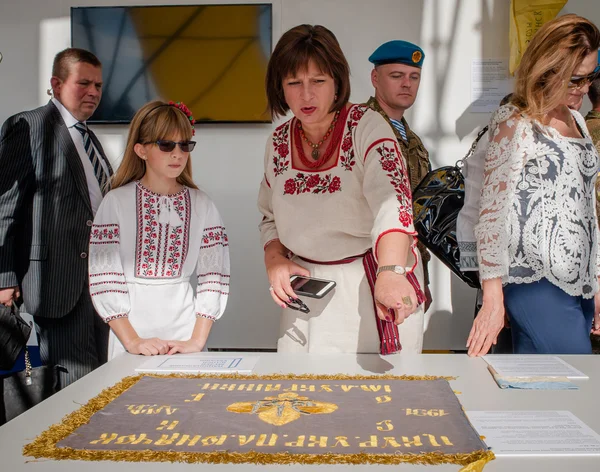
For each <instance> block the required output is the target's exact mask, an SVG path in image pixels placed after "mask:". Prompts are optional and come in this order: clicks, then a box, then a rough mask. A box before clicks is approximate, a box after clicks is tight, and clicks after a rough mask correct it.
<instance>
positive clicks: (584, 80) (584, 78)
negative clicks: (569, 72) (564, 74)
mask: <svg viewBox="0 0 600 472" xmlns="http://www.w3.org/2000/svg"><path fill="white" fill-rule="evenodd" d="M599 77H600V71H599V70H598V67H596V69H595V70H594V72H592V73H591V74H588V75H581V76H578V75H574V76H572V77H571V78H570V79H569V87H571V88H581V87H585V86H586V85H589V84H591V83H592V82H593V81H594V80H596V79H597V78H599Z"/></svg>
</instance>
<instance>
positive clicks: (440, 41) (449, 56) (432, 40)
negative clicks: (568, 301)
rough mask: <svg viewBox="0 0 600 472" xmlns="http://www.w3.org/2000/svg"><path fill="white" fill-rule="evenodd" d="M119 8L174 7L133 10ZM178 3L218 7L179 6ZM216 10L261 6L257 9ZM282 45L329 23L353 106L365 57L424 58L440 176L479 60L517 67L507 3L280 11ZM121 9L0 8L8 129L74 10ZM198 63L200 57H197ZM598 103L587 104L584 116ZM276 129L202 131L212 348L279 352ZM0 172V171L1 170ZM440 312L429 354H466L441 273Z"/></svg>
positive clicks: (458, 145) (464, 315)
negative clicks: (223, 275) (271, 255)
mask: <svg viewBox="0 0 600 472" xmlns="http://www.w3.org/2000/svg"><path fill="white" fill-rule="evenodd" d="M118 3H119V5H125V4H127V5H140V4H144V5H151V4H165V3H167V2H164V0H163V1H162V2H160V1H153V0H133V1H131V0H130V1H125V2H118ZM176 3H177V4H202V3H217V0H211V1H201V0H191V1H190V0H178V1H177V2H176ZM219 3H254V2H251V1H244V2H232V1H221V2H219ZM272 3H273V20H274V24H273V34H274V38H273V39H274V42H276V41H277V39H278V38H279V37H280V35H281V33H282V32H283V31H286V30H288V29H289V28H291V27H293V26H295V25H297V24H300V23H311V24H322V25H324V26H326V27H328V28H330V29H331V30H332V31H333V32H334V33H335V34H336V35H337V37H338V39H339V41H340V43H341V45H342V48H343V50H344V52H345V53H346V55H347V58H348V61H349V63H350V66H351V70H352V101H355V102H361V101H364V100H366V99H367V98H368V97H369V95H370V94H371V92H372V89H371V84H370V79H369V73H370V69H371V66H370V64H369V63H368V61H367V57H368V56H369V55H370V54H371V52H372V51H373V50H374V49H375V48H376V47H377V46H379V44H381V43H382V42H384V41H388V40H391V39H405V40H408V41H412V42H415V43H417V44H419V45H420V46H421V47H422V48H423V49H424V51H425V54H426V59H425V65H424V68H423V81H422V84H421V89H420V91H419V97H418V99H417V102H416V104H415V106H414V107H413V108H412V109H411V110H410V111H409V113H408V114H407V118H408V120H409V123H410V124H411V126H412V127H413V129H414V130H415V131H416V132H417V133H418V134H419V135H420V136H421V138H422V139H423V141H424V142H425V144H426V146H427V148H428V149H429V151H430V155H431V159H432V164H433V166H434V167H438V166H442V165H450V164H453V163H454V162H455V161H456V160H457V159H459V158H460V157H462V156H463V155H464V153H465V152H466V151H467V149H468V148H469V146H470V143H471V141H472V139H473V138H474V135H475V132H476V129H477V128H479V127H481V126H483V125H484V124H486V122H487V120H488V119H489V115H487V114H478V113H471V112H470V111H469V105H470V103H471V96H470V85H471V82H470V80H471V61H472V60H473V59H481V58H507V57H508V12H509V0H423V1H419V0H368V1H367V0H273V1H272ZM596 3H597V2H592V1H589V0H570V1H569V3H568V5H567V7H566V8H565V10H564V11H565V12H569V13H578V14H580V15H583V16H586V17H587V18H589V19H590V20H592V21H594V22H596V24H600V8H599V7H598V6H595V4H596ZM86 5H90V6H91V5H96V6H101V5H115V2H114V0H108V1H107V0H93V1H92V0H80V1H71V0H1V3H0V52H2V54H3V55H4V60H3V62H2V63H0V121H4V120H5V119H6V118H7V117H8V116H10V115H12V114H13V113H16V112H18V111H21V110H24V109H31V108H35V107H37V106H39V105H42V104H44V103H45V102H46V101H47V100H48V96H47V95H46V94H45V91H46V89H47V88H48V83H49V77H50V68H51V63H52V59H53V56H54V54H56V52H58V51H59V50H61V49H63V48H65V47H68V46H69V45H70V27H69V9H70V7H71V6H86ZM191 59H192V60H193V58H191ZM586 108H589V104H588V103H586V104H585V105H584V110H585V109H586ZM271 129H272V126H271V125H231V124H221V125H216V124H207V125H197V136H196V137H197V140H198V141H199V145H198V147H197V148H196V149H197V150H195V151H194V153H193V166H194V178H195V180H196V182H197V183H198V184H199V185H200V187H202V188H203V189H205V190H206V191H207V192H208V193H209V194H210V195H211V196H212V198H213V199H214V200H215V202H216V204H217V206H218V208H219V209H220V211H221V214H222V216H223V218H224V220H225V223H226V225H227V227H228V233H229V237H230V244H231V247H230V249H231V256H232V286H231V297H230V301H229V305H228V309H227V312H226V314H225V316H224V317H223V318H222V319H221V320H220V321H219V322H218V323H217V324H216V326H215V327H214V329H213V332H212V334H211V337H210V340H209V346H210V347H238V348H248V347H255V348H272V347H275V344H276V339H277V333H278V323H279V315H278V308H277V307H276V306H275V305H274V304H273V303H272V302H271V301H270V297H269V294H268V291H267V287H268V282H267V279H266V275H265V271H264V266H263V261H262V248H261V247H260V243H259V237H258V231H257V223H258V221H259V219H260V218H259V213H258V211H257V209H256V204H255V200H256V194H257V190H258V184H259V182H260V179H261V176H262V173H263V170H262V162H263V150H264V145H265V140H266V139H267V137H268V134H269V132H270V130H271ZM94 130H95V131H96V133H97V134H98V136H99V137H100V139H101V140H102V143H103V144H104V147H105V148H106V150H107V153H108V154H109V158H110V159H111V161H112V162H114V163H115V164H116V163H118V162H119V159H120V157H121V154H122V152H123V149H124V146H125V137H126V134H127V128H126V127H125V126H96V127H95V128H94ZM0 172H1V169H0ZM431 272H432V277H431V278H432V288H433V296H434V303H433V305H432V308H431V309H430V312H429V314H430V316H429V329H428V331H427V333H426V338H425V348H426V349H462V348H463V346H464V343H465V340H466V337H467V334H468V331H469V329H470V325H471V321H472V318H473V306H474V291H473V290H470V289H468V288H467V287H466V286H465V285H464V284H462V283H461V282H460V281H458V280H457V279H456V278H454V277H452V278H451V277H450V273H449V272H448V270H446V269H445V268H444V267H442V266H441V264H439V263H436V262H434V264H433V267H432V270H431Z"/></svg>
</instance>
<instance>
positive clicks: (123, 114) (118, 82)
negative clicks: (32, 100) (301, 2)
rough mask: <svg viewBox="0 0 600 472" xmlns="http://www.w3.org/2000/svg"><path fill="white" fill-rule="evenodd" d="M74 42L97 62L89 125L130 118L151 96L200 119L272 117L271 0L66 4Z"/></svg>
mask: <svg viewBox="0 0 600 472" xmlns="http://www.w3.org/2000/svg"><path fill="white" fill-rule="evenodd" d="M71 38H72V45H73V47H78V48H83V49H87V50H89V51H91V52H93V53H94V54H95V55H96V56H98V59H100V61H101V62H102V76H103V81H104V87H103V95H102V100H101V102H100V106H99V107H98V109H97V110H96V112H95V113H94V115H93V116H92V118H91V119H90V122H92V123H129V122H130V121H131V119H132V118H133V115H134V114H135V112H136V111H137V110H138V109H139V108H140V107H141V106H142V105H143V104H144V103H146V102H149V101H151V100H155V99H162V100H167V101H168V100H173V101H175V102H177V101H182V102H184V103H185V104H186V105H187V106H188V107H189V108H190V109H191V110H192V112H193V113H194V118H196V121H198V122H221V123H222V122H236V123H239V122H245V123H249V122H270V121H271V116H270V115H269V113H268V111H267V99H266V94H265V87H264V82H265V74H266V69H267V63H268V60H269V56H270V54H271V41H272V12H271V5H270V4H252V5H186V6H144V7H134V6H132V7H83V8H79V7H77V8H71Z"/></svg>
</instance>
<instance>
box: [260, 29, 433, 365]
mask: <svg viewBox="0 0 600 472" xmlns="http://www.w3.org/2000/svg"><path fill="white" fill-rule="evenodd" d="M266 87H267V97H268V100H269V106H270V109H271V111H272V114H273V115H274V116H276V117H277V116H283V115H285V114H286V113H287V112H288V111H289V110H291V111H292V113H293V114H294V118H292V119H291V120H289V121H287V122H285V123H284V124H283V125H281V126H279V127H278V128H277V129H276V130H275V132H274V133H273V134H272V136H271V137H270V138H269V140H268V141H267V146H266V153H265V174H264V178H263V181H262V183H261V187H260V193H259V199H258V203H259V209H260V211H261V213H262V214H263V216H264V217H263V220H262V223H261V224H260V232H261V240H262V243H263V246H264V250H265V265H266V269H267V275H268V278H269V282H270V284H271V287H270V291H271V296H272V298H273V300H274V301H275V303H277V304H278V305H279V306H281V307H282V308H284V310H283V314H282V318H281V328H280V339H279V341H278V350H279V351H288V352H290V351H291V352H382V353H391V352H396V351H398V350H400V349H401V346H400V343H399V339H398V338H399V337H400V338H401V341H402V345H403V347H404V348H405V349H408V350H412V351H419V352H420V350H421V346H422V337H423V310H422V308H421V307H418V305H419V304H420V303H422V292H421V290H420V288H419V283H418V282H417V277H418V278H419V279H420V282H421V283H422V266H420V265H419V264H418V257H417V252H416V250H415V244H416V241H415V239H414V237H413V236H414V235H415V232H414V228H413V223H412V205H411V195H410V190H409V189H410V186H409V184H408V180H407V173H406V164H405V161H404V159H403V158H402V155H401V153H400V150H399V149H398V146H397V142H396V139H395V137H394V134H393V131H392V130H391V128H390V127H389V125H388V124H387V123H386V122H385V120H384V119H383V118H382V117H381V116H380V115H379V114H378V113H376V112H373V111H372V110H369V109H368V108H366V107H364V106H358V105H352V104H350V103H348V99H349V97H350V80H349V67H348V63H347V61H346V58H345V57H344V55H343V53H342V51H341V49H340V46H339V44H338V42H337V40H336V38H335V36H334V35H333V33H331V31H329V30H327V29H326V28H324V27H322V26H311V25H301V26H297V27H295V28H293V29H291V30H289V31H288V32H286V33H285V34H284V35H283V36H282V37H281V39H280V40H279V42H278V43H277V46H276V47H275V50H274V52H273V54H272V55H271V59H270V61H269V65H268V68H267V78H266ZM375 259H377V261H378V263H379V266H380V267H381V268H383V269H384V270H383V271H380V273H379V275H378V276H377V278H376V281H375V277H376V276H375V271H376V269H377V265H376V262H375ZM384 266H386V267H384ZM394 266H397V271H398V272H403V271H404V268H408V271H407V273H406V274H404V275H400V274H399V273H397V272H394V271H393V270H390V269H391V268H393V267H394ZM365 271H367V274H366V273H365ZM414 271H416V274H417V275H416V276H415V272H414ZM292 274H298V275H305V276H307V275H309V274H310V275H311V276H314V277H318V278H324V279H330V280H334V281H335V282H336V283H337V286H336V288H335V289H334V292H333V295H331V294H330V295H329V296H327V297H325V298H324V299H322V300H315V299H310V300H309V299H306V300H304V301H305V302H306V304H307V305H308V307H309V308H310V313H308V314H305V313H301V312H299V311H294V310H291V309H290V308H287V306H286V305H287V304H288V303H289V302H290V301H293V300H294V299H296V298H297V296H296V294H295V293H294V291H293V289H292V287H291V285H290V275H292ZM370 283H371V285H372V284H374V287H372V286H371V287H370ZM415 288H416V290H415ZM372 291H373V292H374V297H373V294H372ZM374 300H375V302H376V304H375V305H374ZM389 309H392V310H391V311H388V310H389ZM415 312H416V313H415ZM413 313H415V314H413ZM411 314H413V315H412V316H410V317H409V315H411ZM394 322H395V323H394ZM398 325H399V327H400V335H399V334H398V330H397V328H396V326H398Z"/></svg>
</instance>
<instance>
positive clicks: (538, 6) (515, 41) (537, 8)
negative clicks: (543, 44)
mask: <svg viewBox="0 0 600 472" xmlns="http://www.w3.org/2000/svg"><path fill="white" fill-rule="evenodd" d="M567 1H568V0H511V2H510V23H509V29H508V38H509V46H510V63H509V70H510V73H511V74H513V75H514V73H515V71H516V70H517V67H518V66H519V63H520V62H521V58H522V57H523V53H524V52H525V49H527V46H529V42H530V41H531V38H533V36H534V35H535V33H537V31H538V30H539V29H540V28H541V27H542V25H543V24H544V23H546V22H548V21H550V20H553V19H554V18H556V15H558V13H559V12H560V11H561V10H562V9H563V7H564V6H565V5H566V3H567Z"/></svg>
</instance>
